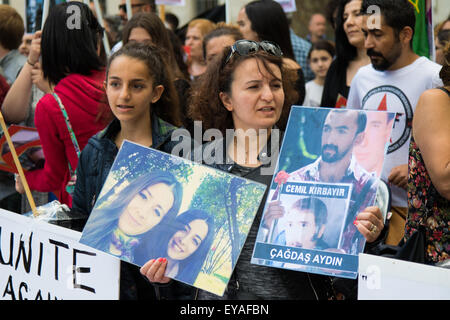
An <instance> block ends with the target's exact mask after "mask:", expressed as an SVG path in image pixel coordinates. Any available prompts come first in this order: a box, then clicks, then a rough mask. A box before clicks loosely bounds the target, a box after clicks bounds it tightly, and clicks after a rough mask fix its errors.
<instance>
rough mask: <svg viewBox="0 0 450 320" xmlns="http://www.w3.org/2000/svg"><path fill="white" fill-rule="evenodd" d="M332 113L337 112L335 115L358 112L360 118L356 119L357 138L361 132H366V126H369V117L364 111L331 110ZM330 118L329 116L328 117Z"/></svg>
mask: <svg viewBox="0 0 450 320" xmlns="http://www.w3.org/2000/svg"><path fill="white" fill-rule="evenodd" d="M330 112H335V113H346V112H358V116H357V118H356V125H357V128H356V133H355V136H356V135H358V134H359V133H361V132H364V130H366V125H367V115H366V113H365V112H364V111H361V110H347V109H332V110H330ZM330 112H329V113H328V114H330ZM327 117H328V115H327Z"/></svg>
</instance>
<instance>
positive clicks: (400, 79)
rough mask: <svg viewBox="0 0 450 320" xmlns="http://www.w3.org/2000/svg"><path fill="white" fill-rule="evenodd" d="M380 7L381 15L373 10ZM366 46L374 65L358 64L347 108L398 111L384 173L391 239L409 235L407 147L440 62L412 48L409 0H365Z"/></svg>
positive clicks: (437, 83) (435, 81)
mask: <svg viewBox="0 0 450 320" xmlns="http://www.w3.org/2000/svg"><path fill="white" fill-rule="evenodd" d="M373 6H376V7H377V8H378V9H379V12H380V13H381V14H380V15H377V14H373V10H372V9H371V8H374V7H373ZM361 11H362V14H363V25H362V31H363V33H364V36H365V44H364V45H365V48H366V50H367V55H368V56H369V58H370V60H371V64H370V65H367V66H365V67H362V68H360V69H359V71H358V72H357V74H356V75H355V77H354V78H353V81H352V83H351V86H350V92H349V97H348V101H347V107H348V108H354V109H355V108H356V109H366V110H387V111H391V112H396V113H397V115H396V117H395V119H394V127H393V130H392V133H391V139H390V145H389V147H388V151H387V156H386V160H385V163H384V167H383V171H382V176H381V178H382V179H383V180H385V181H387V182H388V183H389V184H390V187H391V191H392V218H391V222H390V231H389V235H388V238H387V240H386V242H387V243H388V244H393V245H396V244H398V242H399V241H400V240H401V238H402V237H403V234H404V227H405V218H406V213H407V190H406V187H407V182H408V147H409V141H410V138H411V123H412V118H413V114H414V110H415V107H416V104H417V101H418V99H419V97H420V95H421V94H422V92H424V91H425V90H427V89H430V88H434V87H437V86H440V85H442V81H441V80H440V79H439V71H440V69H441V68H440V66H439V65H438V64H436V63H434V62H432V61H430V60H429V59H427V58H425V57H419V56H418V55H417V54H416V53H415V52H414V51H413V49H412V39H413V36H414V27H415V14H414V8H413V6H412V5H411V3H410V2H409V1H408V0H363V4H362V10H361Z"/></svg>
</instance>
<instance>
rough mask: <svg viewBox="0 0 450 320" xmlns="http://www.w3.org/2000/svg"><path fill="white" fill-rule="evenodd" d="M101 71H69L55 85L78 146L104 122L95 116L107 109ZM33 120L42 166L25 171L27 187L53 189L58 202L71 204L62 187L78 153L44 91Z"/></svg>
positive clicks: (56, 104)
mask: <svg viewBox="0 0 450 320" xmlns="http://www.w3.org/2000/svg"><path fill="white" fill-rule="evenodd" d="M104 79H105V73H104V72H94V73H93V74H92V75H91V76H82V75H79V74H72V75H69V76H67V77H66V78H64V79H63V80H61V81H60V82H59V83H58V84H57V85H56V86H55V90H54V91H55V93H56V94H57V95H58V96H59V97H60V99H61V101H62V103H63V105H64V107H65V109H66V111H67V114H68V116H69V120H70V123H71V125H72V128H73V131H74V132H75V136H76V138H77V141H78V144H79V146H80V149H81V150H83V148H84V147H85V146H86V144H87V142H88V140H89V139H90V138H91V137H92V136H93V135H95V134H96V133H97V132H98V131H100V130H102V129H103V128H105V126H106V123H105V122H104V121H101V120H99V119H98V118H99V116H98V114H99V112H102V111H103V112H104V111H105V110H109V108H108V107H105V106H106V101H107V100H106V95H105V93H104V90H103V81H104ZM34 122H35V125H36V128H37V130H38V132H39V136H40V139H41V143H42V148H43V151H44V155H45V165H44V168H43V169H40V170H35V171H31V172H27V173H26V174H25V175H26V178H27V182H28V184H29V186H30V189H32V190H37V191H40V192H52V191H57V192H56V194H59V195H58V199H59V201H60V202H61V203H65V204H67V205H68V206H69V207H71V206H72V198H71V196H70V195H69V194H68V193H67V192H66V191H65V187H66V185H67V183H68V181H69V180H70V173H69V167H68V161H70V164H71V166H72V168H76V167H77V165H78V157H77V153H76V151H75V148H74V146H73V143H72V140H71V138H70V135H69V131H68V129H67V126H66V122H65V120H64V116H63V114H62V112H61V109H60V108H59V105H58V103H57V101H56V100H55V98H54V97H53V96H52V95H51V94H46V95H45V96H44V97H42V99H41V100H39V102H38V104H37V106H36V112H35V118H34Z"/></svg>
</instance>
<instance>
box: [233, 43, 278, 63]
mask: <svg viewBox="0 0 450 320" xmlns="http://www.w3.org/2000/svg"><path fill="white" fill-rule="evenodd" d="M259 50H262V51H264V52H266V53H268V54H271V55H273V56H276V57H281V56H283V52H282V51H281V48H280V46H279V45H278V44H276V43H275V42H271V41H261V42H256V41H252V40H238V41H236V42H235V43H234V44H233V45H232V46H231V52H230V54H229V55H228V57H227V59H226V60H225V63H224V65H226V64H227V63H228V62H229V61H230V59H231V58H232V57H233V55H234V54H235V53H237V54H238V55H240V56H246V55H249V54H252V53H254V52H257V51H259Z"/></svg>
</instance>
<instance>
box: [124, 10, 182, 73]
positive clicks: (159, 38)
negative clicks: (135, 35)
mask: <svg viewBox="0 0 450 320" xmlns="http://www.w3.org/2000/svg"><path fill="white" fill-rule="evenodd" d="M135 28H142V29H144V30H145V31H147V32H148V34H149V35H150V37H151V38H152V41H151V42H152V43H153V44H154V45H155V46H157V47H159V48H160V49H161V50H164V51H165V52H164V55H163V56H164V58H165V59H167V63H168V65H169V67H170V68H171V69H172V72H173V75H174V76H175V77H177V78H179V77H183V74H182V73H181V71H180V69H179V67H178V64H177V61H176V59H175V54H174V51H173V46H172V42H171V41H170V38H169V34H168V32H167V29H166V27H165V26H164V23H163V22H162V21H161V19H160V18H159V17H158V16H157V15H156V14H154V13H152V12H139V13H136V14H135V15H133V17H132V18H131V20H130V21H128V23H127V24H126V25H125V27H124V29H123V33H122V41H123V44H124V45H126V44H127V43H128V42H129V38H130V34H131V31H132V30H133V29H135Z"/></svg>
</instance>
